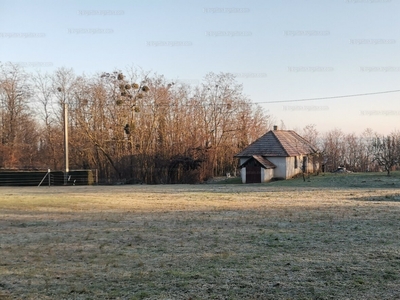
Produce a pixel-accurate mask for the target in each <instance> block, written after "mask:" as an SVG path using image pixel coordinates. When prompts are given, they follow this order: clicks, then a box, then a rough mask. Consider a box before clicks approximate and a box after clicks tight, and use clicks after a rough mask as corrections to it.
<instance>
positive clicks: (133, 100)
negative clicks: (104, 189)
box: [0, 63, 271, 183]
mask: <svg viewBox="0 0 400 300" xmlns="http://www.w3.org/2000/svg"><path fill="white" fill-rule="evenodd" d="M66 105H67V107H68V133H69V134H68V136H69V162H70V169H97V170H98V175H99V179H100V181H101V182H103V183H107V182H110V183H112V182H145V183H191V182H201V181H204V180H207V179H208V178H212V177H214V176H218V175H224V174H226V173H232V174H234V173H236V171H237V170H236V169H237V161H236V159H235V158H234V157H233V156H234V155H235V154H236V153H238V152H239V151H240V150H241V149H243V148H244V147H245V146H247V145H248V144H249V143H251V142H253V141H254V140H255V139H257V138H258V137H259V135H260V133H264V132H266V131H267V130H268V129H269V128H270V127H271V117H270V116H269V115H267V114H266V112H265V110H263V109H262V108H261V107H259V106H257V105H254V104H253V103H252V102H251V101H250V99H248V97H246V96H245V95H244V94H243V88H242V85H240V84H238V83H237V82H236V80H235V77H234V76H233V75H232V74H229V73H220V74H215V73H209V74H207V75H206V76H205V77H204V79H203V81H202V82H201V84H199V85H198V86H191V85H188V84H185V83H184V82H179V81H176V82H171V81H168V80H167V79H166V78H165V77H164V76H162V75H157V74H153V73H150V72H145V71H143V70H136V69H130V70H128V71H127V72H125V73H123V72H120V71H113V72H109V73H108V72H104V73H98V74H95V75H91V76H87V75H77V74H75V73H74V72H73V70H72V69H67V68H60V69H58V70H56V71H54V72H53V73H51V74H42V73H35V74H33V73H28V72H26V71H25V70H24V69H23V68H20V67H19V66H18V65H13V64H10V63H6V64H2V65H0V109H1V111H0V113H1V124H0V125H1V127H0V136H1V143H0V168H2V169H35V168H43V169H47V168H50V169H53V170H63V169H64V167H65V166H64V151H63V144H64V128H63V124H64V120H63V118H64V113H63V109H64V107H65V106H66Z"/></svg>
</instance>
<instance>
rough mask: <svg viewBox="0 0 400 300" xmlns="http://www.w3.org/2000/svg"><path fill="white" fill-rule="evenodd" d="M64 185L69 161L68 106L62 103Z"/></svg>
mask: <svg viewBox="0 0 400 300" xmlns="http://www.w3.org/2000/svg"><path fill="white" fill-rule="evenodd" d="M64 164H65V173H64V185H67V181H68V173H69V160H68V104H67V103H65V101H64Z"/></svg>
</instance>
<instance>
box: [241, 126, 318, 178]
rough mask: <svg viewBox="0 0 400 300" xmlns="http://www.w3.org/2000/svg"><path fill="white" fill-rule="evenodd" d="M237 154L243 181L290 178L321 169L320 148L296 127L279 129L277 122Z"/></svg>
mask: <svg viewBox="0 0 400 300" xmlns="http://www.w3.org/2000/svg"><path fill="white" fill-rule="evenodd" d="M235 157H238V158H239V159H240V168H241V170H240V173H241V177H242V182H243V183H260V182H268V181H270V180H272V179H288V178H292V177H293V176H295V175H297V174H301V173H302V172H303V171H304V173H313V172H316V171H317V170H318V169H319V152H318V150H317V148H316V147H315V146H313V145H312V144H311V143H310V142H308V141H307V140H306V139H304V138H303V137H301V136H300V135H298V134H297V133H296V132H294V131H293V130H278V127H277V126H274V130H270V131H268V132H267V133H266V134H264V135H263V136H262V137H260V138H259V139H257V140H256V141H255V142H253V143H252V144H250V145H249V146H248V147H247V148H245V149H244V150H243V151H242V152H240V153H238V154H236V155H235Z"/></svg>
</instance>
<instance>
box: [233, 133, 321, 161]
mask: <svg viewBox="0 0 400 300" xmlns="http://www.w3.org/2000/svg"><path fill="white" fill-rule="evenodd" d="M317 152H318V150H317V148H316V147H315V146H313V145H312V144H311V143H309V142H308V141H307V140H306V139H304V138H303V137H301V136H300V135H298V134H297V133H296V132H294V131H293V130H271V131H268V132H267V133H266V134H264V135H263V136H262V137H260V138H259V139H257V140H256V141H255V142H253V143H252V144H250V145H249V146H248V147H247V148H245V149H244V150H243V151H242V152H240V153H238V154H236V155H235V156H236V157H246V156H253V155H259V156H266V157H269V156H280V157H287V156H298V155H304V154H311V153H317Z"/></svg>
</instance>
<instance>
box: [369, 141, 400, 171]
mask: <svg viewBox="0 0 400 300" xmlns="http://www.w3.org/2000/svg"><path fill="white" fill-rule="evenodd" d="M373 146H374V154H373V155H374V158H373V160H374V161H376V162H377V163H378V165H379V166H381V167H383V168H384V170H385V171H386V172H387V175H388V176H389V175H390V171H391V170H392V168H393V167H394V166H396V165H397V164H398V163H399V158H400V137H399V135H398V134H391V135H388V136H376V140H375V141H374V143H373Z"/></svg>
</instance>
